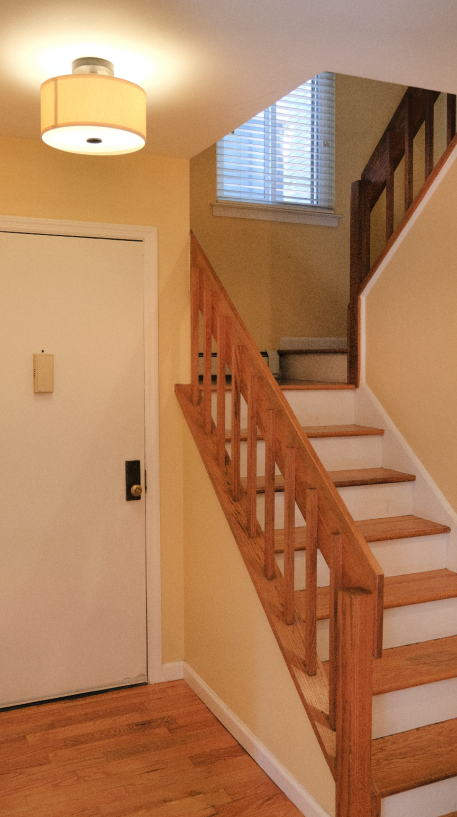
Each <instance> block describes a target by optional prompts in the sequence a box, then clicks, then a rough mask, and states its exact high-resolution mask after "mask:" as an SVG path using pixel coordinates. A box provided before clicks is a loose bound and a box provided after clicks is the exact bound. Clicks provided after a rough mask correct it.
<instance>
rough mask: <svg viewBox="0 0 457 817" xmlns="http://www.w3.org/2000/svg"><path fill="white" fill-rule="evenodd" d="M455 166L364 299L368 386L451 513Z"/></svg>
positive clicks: (456, 444)
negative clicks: (436, 486) (447, 502)
mask: <svg viewBox="0 0 457 817" xmlns="http://www.w3.org/2000/svg"><path fill="white" fill-rule="evenodd" d="M456 196H457V162H454V164H453V165H452V167H451V169H450V170H449V171H448V173H447V175H446V176H445V178H444V179H443V180H442V182H441V184H440V185H439V187H438V188H437V190H436V192H435V193H434V195H433V197H432V198H431V200H430V201H429V203H428V204H427V206H426V207H425V208H424V210H423V211H422V213H421V214H420V215H419V217H418V218H417V220H416V222H415V223H414V224H413V226H412V227H411V230H410V231H409V232H408V234H407V235H406V236H405V238H404V240H403V241H402V243H401V244H400V246H399V247H398V249H397V251H396V253H395V255H394V256H393V258H392V260H391V261H390V262H389V264H388V265H387V267H386V268H385V270H384V272H383V273H382V275H381V277H380V278H379V280H378V281H377V283H376V284H375V285H374V286H373V288H372V290H371V291H370V292H369V294H368V295H367V298H366V309H367V312H366V318H367V336H366V343H367V350H366V354H367V371H366V378H367V383H368V385H369V386H370V387H371V389H372V390H373V391H374V393H375V394H376V396H377V397H378V399H379V400H380V401H381V403H382V404H383V406H384V407H385V409H386V410H387V412H388V413H389V415H390V416H391V418H392V419H393V421H394V422H395V423H396V425H397V426H398V428H399V430H400V431H401V433H402V434H403V435H404V437H405V438H406V440H407V441H408V443H409V444H410V445H411V447H412V448H413V450H414V451H415V453H416V454H417V456H418V457H419V458H420V459H421V461H422V463H423V464H424V466H425V468H426V469H427V470H428V471H429V473H430V474H431V476H432V477H433V479H434V480H435V481H436V483H437V484H438V486H439V488H440V489H441V490H442V491H443V493H444V495H445V496H446V498H447V499H448V500H449V502H450V503H451V505H452V506H453V508H454V509H455V510H457V467H456V463H457V412H456V405H457V383H456V377H455V371H456V361H457V330H456V315H457V260H456V259H457V214H456Z"/></svg>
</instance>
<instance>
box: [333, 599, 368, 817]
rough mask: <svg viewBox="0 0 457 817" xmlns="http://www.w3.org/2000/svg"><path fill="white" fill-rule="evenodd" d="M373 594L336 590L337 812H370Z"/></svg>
mask: <svg viewBox="0 0 457 817" xmlns="http://www.w3.org/2000/svg"><path fill="white" fill-rule="evenodd" d="M373 615H374V605H373V595H372V594H371V593H368V592H367V591H366V590H362V589H361V588H359V587H357V588H352V589H345V590H340V591H339V593H338V617H337V644H338V672H337V695H336V817H367V815H370V814H371V806H372V798H371V712H372V671H373V669H372V666H373Z"/></svg>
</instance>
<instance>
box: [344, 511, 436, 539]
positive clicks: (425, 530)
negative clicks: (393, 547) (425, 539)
mask: <svg viewBox="0 0 457 817" xmlns="http://www.w3.org/2000/svg"><path fill="white" fill-rule="evenodd" d="M356 524H357V527H358V528H359V530H360V532H361V533H362V536H364V537H365V539H366V541H367V542H381V541H382V540H383V539H406V538H408V537H410V536H430V535H432V534H435V533H449V531H450V530H451V529H450V527H448V525H442V524H441V523H439V522H432V521H431V520H430V519H423V518H422V517H420V516H414V515H413V514H408V515H406V516H386V517H385V518H384V519H361V520H359V521H358V522H356Z"/></svg>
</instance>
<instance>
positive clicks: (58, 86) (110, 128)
mask: <svg viewBox="0 0 457 817" xmlns="http://www.w3.org/2000/svg"><path fill="white" fill-rule="evenodd" d="M72 71H73V73H72V74H65V75H64V76H60V77H53V78H52V79H48V80H46V82H44V83H43V85H42V86H41V136H42V139H43V141H44V142H46V144H48V145H50V146H51V147H54V148H57V149H58V150H64V151H67V152H69V153H83V154H85V155H92V156H114V155H119V154H122V153H133V152H134V151H136V150H140V149H141V148H142V147H144V144H145V140H146V94H145V92H144V90H143V88H140V86H139V85H135V84H134V83H133V82H128V81H127V80H124V79H119V78H118V77H115V76H114V66H113V64H112V63H111V62H109V61H108V60H103V59H100V58H99V57H80V58H79V59H77V60H73V63H72Z"/></svg>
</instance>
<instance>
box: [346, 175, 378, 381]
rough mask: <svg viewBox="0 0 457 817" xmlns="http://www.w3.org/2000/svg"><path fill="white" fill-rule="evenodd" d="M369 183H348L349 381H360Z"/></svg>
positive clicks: (366, 267)
mask: <svg viewBox="0 0 457 817" xmlns="http://www.w3.org/2000/svg"><path fill="white" fill-rule="evenodd" d="M371 193H372V183H371V182H370V181H366V180H362V179H361V180H359V181H357V182H353V184H352V185H351V259H350V265H351V271H350V301H349V309H348V382H349V383H352V384H353V385H358V384H359V291H360V287H361V285H362V283H363V281H364V279H365V278H366V276H367V275H368V273H369V271H370V213H371Z"/></svg>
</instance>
